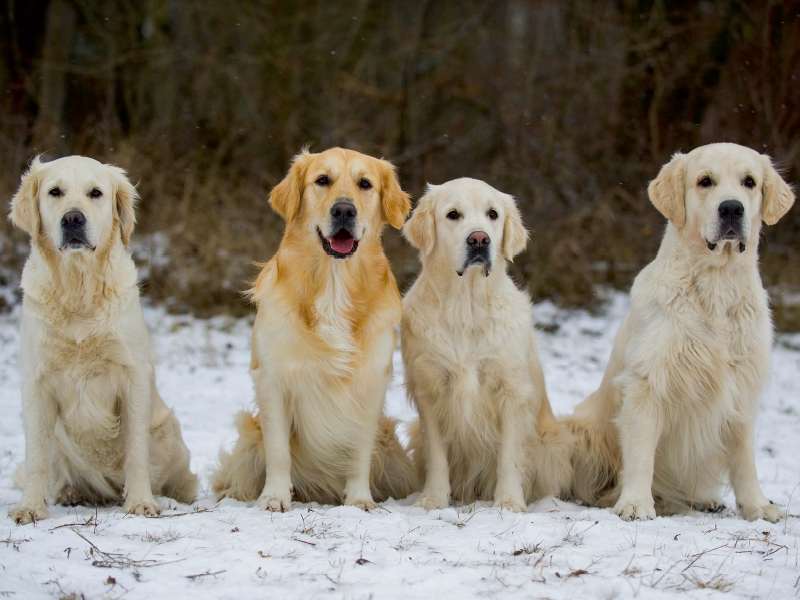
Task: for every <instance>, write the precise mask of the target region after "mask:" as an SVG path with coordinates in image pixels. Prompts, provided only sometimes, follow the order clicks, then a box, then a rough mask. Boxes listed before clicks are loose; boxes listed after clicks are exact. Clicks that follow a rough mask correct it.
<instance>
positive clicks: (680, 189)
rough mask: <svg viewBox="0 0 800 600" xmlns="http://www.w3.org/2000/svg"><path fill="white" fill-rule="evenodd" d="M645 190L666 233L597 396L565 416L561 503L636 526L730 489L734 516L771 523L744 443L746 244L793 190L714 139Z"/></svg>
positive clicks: (754, 325)
mask: <svg viewBox="0 0 800 600" xmlns="http://www.w3.org/2000/svg"><path fill="white" fill-rule="evenodd" d="M648 192H649V195H650V200H651V201H652V203H653V205H655V207H656V208H657V209H658V210H659V211H660V212H661V213H662V214H663V215H664V216H665V217H666V218H667V219H668V222H667V225H666V231H665V233H664V238H663V240H662V242H661V248H660V249H659V251H658V255H657V256H656V257H655V259H654V260H653V262H651V263H650V264H649V265H648V266H646V267H645V268H644V269H643V270H642V272H641V273H639V275H638V276H637V277H636V280H635V281H634V283H633V288H632V289H631V306H630V310H629V312H628V314H627V316H626V317H625V320H624V321H623V322H622V325H621V326H620V328H619V331H618V332H617V335H616V338H615V340H614V347H613V349H612V351H611V358H610V359H609V362H608V366H607V367H606V371H605V374H604V376H603V381H602V383H601V384H600V387H599V389H597V391H595V392H594V393H593V394H591V395H590V396H589V397H588V398H587V399H586V400H584V401H583V402H582V403H581V404H579V405H578V406H577V407H576V409H575V412H574V414H573V415H572V416H570V417H569V418H568V419H566V422H567V424H568V425H569V426H570V428H571V429H572V430H573V431H574V432H575V433H576V434H577V435H578V437H579V443H578V450H577V451H576V452H575V474H574V479H573V482H572V484H571V495H572V497H573V498H574V499H576V500H579V501H581V502H583V503H584V504H588V505H599V506H608V507H613V508H614V512H616V513H617V514H618V515H619V516H621V517H622V518H623V519H626V520H633V519H637V520H639V519H652V518H654V517H656V516H657V515H662V514H672V513H681V512H687V511H689V510H691V509H696V510H718V509H719V508H720V507H721V506H722V505H721V500H720V491H721V490H722V489H723V488H724V486H725V485H726V484H730V486H731V487H732V488H733V492H734V494H735V496H736V505H737V508H738V511H739V514H740V515H741V516H742V517H743V518H745V519H748V520H750V521H753V520H756V519H765V520H767V521H772V522H775V521H777V520H779V519H781V518H782V516H783V511H781V509H780V507H778V506H777V505H775V504H772V503H771V502H770V501H769V500H768V499H767V498H766V496H765V495H764V493H763V492H762V490H761V486H760V485H759V482H758V477H757V474H756V464H755V451H754V447H753V446H754V443H755V440H754V437H755V434H754V431H755V424H756V415H757V413H758V405H759V400H760V397H761V394H762V393H763V392H764V391H765V389H766V386H767V383H768V382H769V378H770V353H771V349H772V323H771V316H770V310H769V304H768V300H767V293H766V291H765V290H764V287H763V285H762V283H761V277H760V275H759V272H758V236H759V233H760V231H761V222H762V221H763V222H764V223H766V224H767V225H774V224H775V223H777V222H778V220H779V219H780V218H781V217H782V216H783V215H784V214H785V213H786V212H787V211H788V210H789V209H790V208H791V206H792V204H793V203H794V193H793V192H792V189H791V187H790V186H789V185H788V184H787V183H786V182H785V181H784V180H783V179H782V178H781V176H780V174H778V172H777V171H776V170H775V167H774V166H773V165H772V161H771V160H770V158H769V157H768V156H766V155H763V154H759V153H758V152H756V151H755V150H751V149H750V148H746V147H744V146H739V145H737V144H726V143H721V144H709V145H707V146H701V147H700V148H696V149H695V150H693V151H691V152H689V153H688V154H683V153H680V152H678V153H676V154H675V155H674V156H673V157H672V160H670V161H669V162H668V163H667V164H666V165H664V166H663V167H662V169H661V171H660V173H659V174H658V177H656V178H655V179H654V180H653V181H652V182H651V183H650V186H649V188H648Z"/></svg>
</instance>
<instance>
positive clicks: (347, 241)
mask: <svg viewBox="0 0 800 600" xmlns="http://www.w3.org/2000/svg"><path fill="white" fill-rule="evenodd" d="M328 242H330V245H331V248H333V249H334V250H336V252H338V253H339V254H347V253H348V252H350V250H352V249H353V244H354V243H355V239H354V238H351V237H341V238H336V237H332V238H331V239H329V240H328Z"/></svg>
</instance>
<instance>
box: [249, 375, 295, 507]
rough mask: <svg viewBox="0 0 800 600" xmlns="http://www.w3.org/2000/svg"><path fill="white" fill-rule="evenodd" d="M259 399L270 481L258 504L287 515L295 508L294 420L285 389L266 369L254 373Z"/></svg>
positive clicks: (260, 421) (267, 480) (268, 480)
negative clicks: (269, 375)
mask: <svg viewBox="0 0 800 600" xmlns="http://www.w3.org/2000/svg"><path fill="white" fill-rule="evenodd" d="M253 381H254V382H255V384H256V396H257V400H258V420H259V423H260V424H261V434H262V436H263V438H264V458H265V462H266V471H267V479H266V481H265V482H264V489H263V490H262V491H261V496H259V498H258V501H257V503H256V504H257V505H258V507H259V508H261V509H262V510H270V511H273V512H285V511H287V510H289V509H290V508H291V507H292V454H291V449H290V435H291V417H290V415H289V407H288V405H287V403H286V397H285V395H284V393H283V390H282V389H280V388H277V387H276V385H275V383H274V382H273V381H271V379H270V377H268V375H267V372H266V370H265V369H264V367H263V366H262V367H260V368H258V369H256V370H254V371H253Z"/></svg>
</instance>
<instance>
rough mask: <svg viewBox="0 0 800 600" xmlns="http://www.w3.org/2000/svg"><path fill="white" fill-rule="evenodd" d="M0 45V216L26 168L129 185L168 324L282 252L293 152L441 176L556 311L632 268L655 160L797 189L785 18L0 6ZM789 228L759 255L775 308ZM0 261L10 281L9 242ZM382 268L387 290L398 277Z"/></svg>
mask: <svg viewBox="0 0 800 600" xmlns="http://www.w3.org/2000/svg"><path fill="white" fill-rule="evenodd" d="M0 25H1V26H2V28H3V29H2V31H3V35H0V47H1V48H2V62H1V63H0V89H6V90H7V93H6V94H5V97H4V99H3V100H2V102H3V107H2V113H1V114H0V157H2V160H3V162H4V164H5V165H6V168H5V169H4V170H3V173H2V175H0V189H2V192H3V194H4V195H5V196H6V197H7V198H8V197H10V196H11V194H12V193H13V190H14V188H15V187H16V185H17V183H18V180H19V179H18V178H19V175H20V173H21V171H22V170H23V168H24V165H25V163H26V161H28V160H30V158H31V157H32V156H33V155H34V154H35V153H37V152H42V151H48V152H49V153H50V154H51V155H53V156H57V155H61V154H67V153H80V154H87V155H90V156H94V157H96V158H98V159H100V160H104V161H109V162H114V163H116V164H119V165H121V166H123V167H125V168H127V169H129V170H130V172H131V173H132V174H133V176H134V178H136V179H138V180H140V181H141V185H140V192H141V195H142V198H143V201H142V203H141V205H140V211H139V215H138V216H139V223H140V225H139V227H138V230H137V234H135V235H134V240H138V246H137V257H138V259H139V261H140V262H142V263H143V264H144V266H145V269H144V274H145V275H146V277H145V279H146V286H145V287H146V291H147V292H148V293H149V294H150V296H151V297H152V298H154V299H155V300H158V301H163V302H166V303H168V305H169V306H171V307H172V308H173V309H175V310H191V311H194V312H196V313H198V314H209V313H212V312H215V311H219V310H233V311H234V312H242V311H244V310H246V306H245V304H244V303H243V301H242V300H241V298H240V296H239V295H238V291H239V290H242V289H244V287H245V285H244V283H243V282H244V280H246V279H248V278H249V277H250V276H252V274H253V273H252V271H251V270H250V267H249V264H250V261H254V260H260V261H263V260H266V259H268V258H269V257H270V256H271V255H272V253H273V252H274V249H275V248H276V246H277V241H278V240H279V238H280V236H281V234H282V230H283V224H282V222H281V220H280V218H279V217H277V216H276V215H275V214H274V213H272V211H271V210H270V209H269V207H268V204H267V200H266V199H267V194H268V192H269V189H270V188H271V187H272V186H273V185H275V184H276V183H277V182H278V181H280V179H281V178H282V176H283V174H284V173H285V171H286V169H287V167H288V164H289V160H290V158H291V156H292V155H294V154H295V153H297V152H298V151H299V149H300V148H301V146H302V145H303V144H305V143H308V142H314V148H315V149H324V148H327V147H330V146H333V145H341V146H346V147H350V148H353V149H356V150H360V151H362V152H366V153H370V154H373V155H377V156H383V157H386V158H389V159H390V160H392V161H393V162H395V164H397V165H398V166H399V172H400V176H401V181H402V182H403V185H404V187H405V189H407V190H408V191H410V192H411V193H412V194H414V195H415V196H417V197H418V196H419V195H421V193H422V192H423V190H424V185H425V183H426V182H428V181H430V182H432V183H441V182H443V181H446V180H447V179H451V178H454V177H460V176H465V175H468V176H472V177H477V178H481V179H484V180H486V181H488V182H489V183H491V184H492V185H494V186H496V187H498V188H499V189H501V190H503V191H505V192H509V193H511V194H513V195H514V196H516V197H517V198H518V200H519V203H520V206H521V208H522V212H523V215H524V218H525V222H526V224H527V226H528V227H529V228H530V229H531V230H532V243H531V244H530V245H529V248H528V250H527V251H526V252H525V253H524V254H523V255H521V256H520V257H518V258H517V260H516V261H515V265H514V267H513V270H514V274H515V275H516V276H517V277H518V278H520V279H521V280H524V282H525V283H526V284H527V285H528V286H529V287H530V289H531V292H532V294H533V296H534V298H535V299H542V298H553V299H555V300H557V301H559V302H561V303H566V304H572V305H576V304H577V305H591V304H592V300H593V298H594V292H595V290H596V289H597V285H598V284H606V285H609V284H610V285H612V286H617V287H623V288H624V287H626V286H628V285H629V284H630V281H631V279H632V276H633V275H635V273H636V272H637V271H638V270H639V269H640V268H641V267H642V266H643V265H644V264H646V263H647V262H649V260H651V259H652V257H653V255H654V253H655V250H656V248H657V247H658V243H659V241H660V236H661V232H662V230H663V219H662V218H661V217H660V216H659V215H658V213H657V212H656V211H655V209H654V208H653V207H652V206H651V205H650V204H649V202H648V201H647V197H646V186H647V183H648V181H649V180H650V179H652V178H653V177H654V176H655V175H656V173H657V172H658V168H659V166H660V165H661V164H662V163H664V162H665V161H666V160H667V159H668V158H669V156H670V154H671V153H673V152H674V151H676V150H678V149H683V150H689V149H691V148H693V147H695V146H698V145H701V144H704V143H708V142H714V141H731V142H737V143H741V144H744V145H747V146H750V147H752V148H755V149H757V150H759V151H764V152H768V153H769V154H770V155H771V156H773V157H774V158H775V159H776V160H777V161H778V163H779V164H782V165H783V166H784V167H785V169H786V173H787V178H788V179H789V180H795V181H796V180H797V175H798V173H800V135H799V134H800V112H799V111H798V110H797V106H798V98H799V97H800V94H799V92H800V87H799V86H800V81H798V77H800V71H798V69H797V66H796V65H798V64H800V3H799V2H776V1H774V0H770V1H765V2H759V3H753V2H745V1H744V0H734V1H732V2H731V1H722V0H707V1H705V2H699V3H698V2H689V1H680V0H616V1H610V0H605V1H602V0H597V1H591V0H571V1H563V2H558V1H533V0H530V1H528V0H492V1H478V0H463V1H459V2H443V1H433V0H411V1H409V2H377V1H374V0H373V1H371V0H352V1H346V2H335V3H331V2H321V1H316V2H315V1H307V2H279V1H269V0H261V1H256V2H250V1H241V0H229V1H228V2H224V3H222V2H215V1H213V0H194V1H193V2H180V1H178V0H151V1H149V2H134V1H133V0H107V1H104V2H99V1H97V0H26V1H24V2H23V1H22V0H16V1H14V0H9V1H8V10H7V12H6V13H5V14H3V15H2V16H0ZM799 226H800V216H798V211H797V210H795V211H793V212H791V213H790V214H789V215H788V216H787V217H786V218H785V219H784V220H783V221H782V222H781V223H780V224H779V225H778V226H776V227H774V228H770V229H769V230H768V231H767V232H766V235H765V240H764V241H765V242H766V243H764V245H763V250H762V257H763V258H762V266H763V272H764V277H765V280H766V283H767V284H768V285H769V286H770V287H771V290H772V291H773V297H774V298H776V299H777V300H778V302H779V304H780V299H781V297H782V294H784V292H785V293H786V295H787V296H788V292H789V291H792V290H797V289H798V288H800V271H799V270H798V269H797V268H796V265H797V260H798V256H799V255H800V237H798V236H797V232H798V228H799ZM161 240H168V244H166V260H164V257H161V258H160V259H159V257H158V256H157V255H158V252H159V251H161V250H163V246H165V244H163V243H161V242H160V241H161ZM0 244H2V246H1V247H0V251H1V252H2V260H3V261H4V262H5V264H6V266H8V267H12V266H13V269H16V268H18V266H19V263H20V260H21V257H22V256H23V252H24V251H23V249H24V247H25V244H24V240H23V239H22V238H21V236H20V235H19V234H12V233H11V232H10V228H9V227H8V226H6V227H5V229H3V231H1V232H0ZM385 246H386V248H387V254H388V255H389V257H390V259H391V260H392V263H393V267H394V270H395V273H396V275H397V277H398V281H399V282H400V284H401V287H403V288H404V287H405V286H407V285H408V283H409V282H410V281H411V280H412V279H413V277H414V274H415V273H416V271H417V270H418V268H419V265H418V262H417V260H416V257H415V256H414V254H413V252H412V250H411V249H410V248H409V247H408V246H407V245H406V244H405V243H404V242H403V241H402V240H401V239H400V238H399V236H398V235H396V233H395V232H389V231H387V235H386V239H385ZM149 259H150V260H149ZM792 266H794V268H791V267H792ZM9 272H13V270H9V269H7V270H6V271H5V273H6V277H7V278H8V273H9ZM790 310H791V308H786V309H780V310H779V311H778V318H779V322H780V324H781V325H782V326H784V327H790V326H792V325H793V322H794V326H796V325H797V324H798V323H800V320H798V318H797V317H793V316H792V314H791V312H790Z"/></svg>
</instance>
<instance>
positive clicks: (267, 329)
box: [212, 148, 417, 511]
mask: <svg viewBox="0 0 800 600" xmlns="http://www.w3.org/2000/svg"><path fill="white" fill-rule="evenodd" d="M270 203H271V205H272V207H273V208H274V209H275V210H276V211H277V212H278V213H279V214H280V215H281V216H282V217H283V218H284V219H285V220H286V230H285V232H284V236H283V239H282V240H281V244H280V247H279V248H278V251H277V253H276V254H275V256H274V257H273V258H272V260H270V261H269V262H268V263H267V264H266V265H265V266H264V268H263V270H262V271H261V274H260V275H259V276H258V278H257V280H256V282H255V286H254V288H253V289H252V290H251V292H250V293H251V295H252V298H253V300H254V301H255V302H256V304H257V306H258V313H257V316H256V321H255V324H254V325H253V341H252V361H251V365H250V372H251V374H252V377H253V382H254V384H255V391H256V401H257V405H258V414H257V415H256V416H253V415H252V414H250V413H249V412H247V411H245V412H242V413H240V415H239V416H238V418H237V425H238V428H239V439H238V441H237V442H236V445H235V447H234V449H233V452H232V453H227V452H222V453H221V454H220V466H219V469H218V470H217V472H216V473H215V474H214V476H213V478H212V487H213V489H214V491H216V492H217V493H218V494H220V496H227V497H232V498H237V499H239V500H245V501H251V500H256V499H257V500H258V502H257V505H258V506H259V507H261V508H262V509H268V510H271V511H285V510H287V509H289V508H290V506H291V500H292V494H294V498H295V499H297V500H299V501H302V502H312V501H314V502H320V503H337V502H344V503H345V504H348V505H353V506H358V507H360V508H363V509H371V508H375V507H376V504H375V500H377V501H382V500H384V499H386V498H388V497H390V496H391V497H394V498H402V497H405V496H407V495H408V494H410V493H411V492H413V491H414V488H415V487H416V485H417V482H416V476H415V472H414V470H413V467H412V465H411V462H410V460H409V458H408V456H407V455H406V452H405V450H404V449H403V447H402V446H401V444H400V443H399V441H398V439H397V437H396V435H395V423H394V422H393V421H391V420H389V419H386V418H382V413H383V402H384V396H385V394H386V387H387V385H388V383H389V381H390V379H391V376H392V352H393V350H394V348H395V345H396V338H395V330H394V328H395V326H396V325H397V324H398V323H399V321H400V309H401V300H400V294H399V292H398V291H397V284H396V283H395V279H394V276H393V275H392V272H391V270H390V268H389V262H388V261H387V259H386V256H385V255H384V253H383V248H382V246H381V232H382V230H383V228H384V226H385V225H386V224H387V223H388V224H390V225H392V226H393V227H395V228H397V229H399V228H400V227H402V225H403V222H404V220H405V217H406V215H407V214H408V211H409V208H410V205H409V199H408V195H407V194H406V193H405V192H403V191H402V190H401V189H400V184H399V183H398V180H397V177H396V175H395V172H394V168H393V167H392V165H391V164H390V163H388V162H386V161H384V160H379V159H376V158H372V157H370V156H366V155H364V154H360V153H358V152H354V151H352V150H345V149H342V148H332V149H330V150H327V151H325V152H321V153H318V154H312V153H309V152H308V151H305V150H304V151H303V152H302V153H301V154H299V155H298V156H296V157H295V159H294V161H293V163H292V166H291V169H290V170H289V173H288V174H287V176H286V178H285V179H284V180H283V181H282V182H281V183H280V184H278V185H277V186H276V187H275V189H273V190H272V193H271V194H270Z"/></svg>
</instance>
